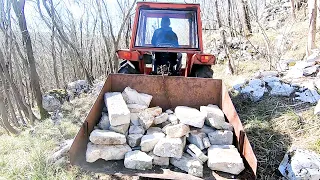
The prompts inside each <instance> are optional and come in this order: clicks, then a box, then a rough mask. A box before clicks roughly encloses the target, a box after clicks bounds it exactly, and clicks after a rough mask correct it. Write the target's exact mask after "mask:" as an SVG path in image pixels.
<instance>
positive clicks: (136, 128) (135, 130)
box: [129, 126, 144, 134]
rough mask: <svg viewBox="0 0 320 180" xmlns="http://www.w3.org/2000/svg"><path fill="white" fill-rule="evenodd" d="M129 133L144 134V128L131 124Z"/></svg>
mask: <svg viewBox="0 0 320 180" xmlns="http://www.w3.org/2000/svg"><path fill="white" fill-rule="evenodd" d="M129 134H144V129H143V127H142V126H130V128H129Z"/></svg>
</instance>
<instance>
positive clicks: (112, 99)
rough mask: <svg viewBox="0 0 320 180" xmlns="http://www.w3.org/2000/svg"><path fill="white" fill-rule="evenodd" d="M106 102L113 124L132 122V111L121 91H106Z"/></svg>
mask: <svg viewBox="0 0 320 180" xmlns="http://www.w3.org/2000/svg"><path fill="white" fill-rule="evenodd" d="M104 102H105V104H106V106H107V108H108V113H109V120H110V124H111V125H112V126H119V125H122V124H129V123H130V111H129V109H128V107H127V105H126V103H125V102H124V100H123V98H122V95H121V93H119V92H111V93H105V95H104Z"/></svg>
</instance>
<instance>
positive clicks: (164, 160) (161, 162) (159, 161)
mask: <svg viewBox="0 0 320 180" xmlns="http://www.w3.org/2000/svg"><path fill="white" fill-rule="evenodd" d="M149 156H151V157H152V158H153V159H152V164H154V165H158V166H169V158H168V157H160V156H157V155H155V154H153V152H152V151H151V152H150V153H149Z"/></svg>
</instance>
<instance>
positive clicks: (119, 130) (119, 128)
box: [109, 124, 130, 134]
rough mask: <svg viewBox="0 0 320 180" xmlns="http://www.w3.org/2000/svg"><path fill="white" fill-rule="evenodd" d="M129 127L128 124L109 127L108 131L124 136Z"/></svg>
mask: <svg viewBox="0 0 320 180" xmlns="http://www.w3.org/2000/svg"><path fill="white" fill-rule="evenodd" d="M129 126H130V124H122V125H119V126H110V127H109V130H111V131H114V132H117V133H121V134H126V133H127V132H128V128H129Z"/></svg>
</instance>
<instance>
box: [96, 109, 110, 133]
mask: <svg viewBox="0 0 320 180" xmlns="http://www.w3.org/2000/svg"><path fill="white" fill-rule="evenodd" d="M98 127H99V128H100V129H103V130H108V129H109V128H110V121H109V116H108V114H107V113H104V112H102V116H101V118H100V121H99V123H98Z"/></svg>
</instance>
